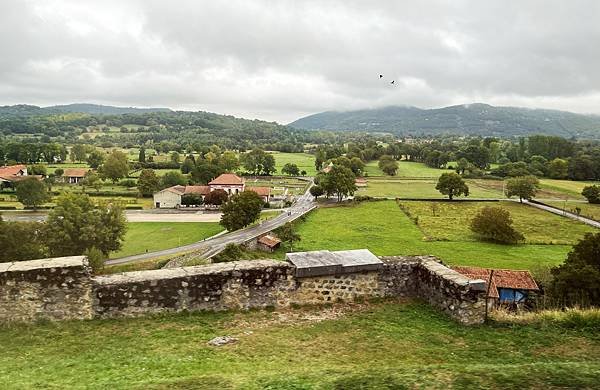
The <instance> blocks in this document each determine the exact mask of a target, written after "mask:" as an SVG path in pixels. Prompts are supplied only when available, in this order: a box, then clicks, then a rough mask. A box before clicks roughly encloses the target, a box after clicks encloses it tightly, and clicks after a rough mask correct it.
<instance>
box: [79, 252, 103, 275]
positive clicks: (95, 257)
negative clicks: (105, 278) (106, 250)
mask: <svg viewBox="0 0 600 390" xmlns="http://www.w3.org/2000/svg"><path fill="white" fill-rule="evenodd" d="M84 255H85V256H87V258H88V262H89V264H90V267H92V270H94V273H98V272H100V271H102V270H103V269H104V260H105V258H104V254H102V251H101V250H100V249H98V248H96V247H93V248H90V249H88V250H86V251H85V253H84Z"/></svg>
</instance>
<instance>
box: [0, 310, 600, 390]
mask: <svg viewBox="0 0 600 390" xmlns="http://www.w3.org/2000/svg"><path fill="white" fill-rule="evenodd" d="M568 325H569V324H568V323H563V322H558V323H545V322H534V323H533V324H528V325H522V324H518V325H515V324H512V325H508V324H503V323H497V322H492V323H491V324H489V325H483V326H478V327H470V328H469V327H465V326H461V325H458V324H457V323H455V322H453V321H451V320H450V319H448V318H447V317H446V316H444V315H443V314H440V313H439V312H437V311H435V310H434V309H432V308H431V307H429V306H428V305H426V304H423V303H418V302H412V301H400V302H399V301H393V300H387V301H380V302H372V303H363V304H354V305H334V306H331V307H322V308H319V307H303V308H297V309H289V310H284V311H275V312H269V311H250V312H243V313H236V312H221V313H207V312H204V313H202V312H200V313H181V314H167V315H162V316H154V317H152V316H148V317H145V318H128V319H117V320H115V319H113V320H91V321H71V322H62V323H42V324H38V325H30V326H26V325H15V326H11V327H5V328H0V348H1V349H2V354H0V383H2V388H3V389H24V388H52V389H64V388H81V389H83V388H85V389H108V388H110V389H211V390H212V389H250V390H258V389H332V390H333V389H339V390H342V389H343V390H357V389H405V388H406V389H412V388H450V389H453V388H456V389H472V388H496V389H523V388H539V389H547V388H595V387H596V386H597V384H598V383H600V370H599V369H598V361H600V337H598V336H599V333H598V329H597V328H593V327H587V328H586V327H581V326H580V327H577V326H575V327H572V326H568ZM223 335H231V336H234V337H237V338H238V342H236V343H234V344H229V345H225V346H222V347H212V346H209V345H208V344H207V342H208V341H209V340H211V339H212V338H214V337H217V336H223Z"/></svg>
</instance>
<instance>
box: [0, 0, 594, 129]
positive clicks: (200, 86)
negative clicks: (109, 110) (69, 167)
mask: <svg viewBox="0 0 600 390" xmlns="http://www.w3.org/2000/svg"><path fill="white" fill-rule="evenodd" d="M599 20H600V1H594V0H590V1H577V0H568V1H548V0H545V1H526V0H515V1H510V0H500V1H481V0H476V1H459V0H448V1H423V0H415V1H349V0H343V1H305V2H301V1H283V0H277V1H252V0H241V1H234V0H228V1H214V0H212V1H201V0H191V1H175V0H169V1H166V0H163V1H148V0H140V1H135V0H127V1H123V0H118V1H107V0H102V1H86V0H74V1H62V0H61V1H52V0H44V1H41V0H40V1H25V0H14V1H13V0H1V1H0V48H1V53H0V104H16V103H30V104H37V105H52V104H64V103H72V102H91V103H100V104H112V105H125V106H139V107H149V106H160V107H170V108H174V109H186V110H204V111H213V112H218V113H224V114H232V115H236V116H242V117H247V118H260V119H266V120H276V121H279V122H282V123H287V122H289V121H292V120H294V119H297V118H298V117H300V116H304V115H307V114H311V113H316V112H320V111H325V110H350V109H357V108H369V107H381V106H387V105H411V106H417V107H423V108H430V107H441V106H446V105H451V104H462V103H472V102H485V103H489V104H494V105H513V106H526V107H542V108H556V109H563V110H569V111H575V112H589V113H597V114H600V50H599V47H600V23H599ZM379 74H383V75H384V78H382V79H379ZM391 80H395V84H394V85H392V84H390V83H389V82H390V81H391Z"/></svg>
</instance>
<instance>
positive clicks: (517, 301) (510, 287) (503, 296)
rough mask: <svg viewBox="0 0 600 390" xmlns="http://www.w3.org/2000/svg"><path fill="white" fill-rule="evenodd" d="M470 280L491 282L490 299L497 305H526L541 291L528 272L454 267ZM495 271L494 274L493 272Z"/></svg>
mask: <svg viewBox="0 0 600 390" xmlns="http://www.w3.org/2000/svg"><path fill="white" fill-rule="evenodd" d="M452 268H453V269H454V270H455V271H457V272H458V273H461V274H463V275H465V276H467V277H469V278H473V279H483V280H485V281H486V284H487V283H488V281H490V275H491V283H490V286H489V293H488V298H489V299H492V302H494V303H496V304H508V305H513V304H514V305H521V304H525V303H526V302H527V300H528V299H529V298H530V297H531V295H533V294H535V293H537V292H538V291H539V290H540V289H539V287H538V285H537V283H536V282H535V280H534V279H533V276H531V274H530V273H529V271H527V270H509V269H490V268H479V267H460V266H455V267H452ZM492 271H493V272H492Z"/></svg>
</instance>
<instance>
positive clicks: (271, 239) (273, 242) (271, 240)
mask: <svg viewBox="0 0 600 390" xmlns="http://www.w3.org/2000/svg"><path fill="white" fill-rule="evenodd" d="M280 246H281V240H280V239H279V238H277V237H275V236H274V235H272V234H265V235H264V236H261V237H259V238H258V240H256V247H257V248H258V249H260V250H261V251H264V252H274V251H275V250H276V249H278V248H279V247H280Z"/></svg>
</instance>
